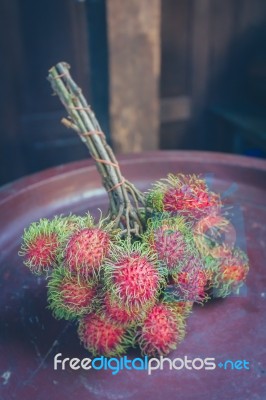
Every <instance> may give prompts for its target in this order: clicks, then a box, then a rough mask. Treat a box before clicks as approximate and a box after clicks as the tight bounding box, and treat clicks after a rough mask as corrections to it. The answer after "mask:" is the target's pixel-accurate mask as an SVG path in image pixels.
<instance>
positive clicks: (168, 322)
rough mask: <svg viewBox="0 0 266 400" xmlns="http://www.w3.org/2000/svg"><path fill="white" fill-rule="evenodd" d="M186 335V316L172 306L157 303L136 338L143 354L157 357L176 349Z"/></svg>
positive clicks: (149, 312)
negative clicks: (179, 313) (175, 310)
mask: <svg viewBox="0 0 266 400" xmlns="http://www.w3.org/2000/svg"><path fill="white" fill-rule="evenodd" d="M184 335H185V328H184V318H183V317H182V316H181V315H178V314H177V313H176V312H174V311H173V310H172V309H171V307H170V306H168V305H166V304H163V303H156V304H155V305H154V306H153V307H152V308H151V309H150V310H149V311H148V313H147V315H146V318H145V319H144V321H143V323H142V325H141V326H140V327H139V329H138V331H137V335H136V339H137V341H138V343H139V346H140V349H141V351H142V353H143V354H146V355H148V356H152V357H156V356H162V355H166V354H168V353H170V351H171V350H175V349H176V348H177V345H178V343H180V341H181V340H182V339H183V338H184Z"/></svg>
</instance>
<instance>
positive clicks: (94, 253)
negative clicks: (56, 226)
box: [64, 227, 110, 276]
mask: <svg viewBox="0 0 266 400" xmlns="http://www.w3.org/2000/svg"><path fill="white" fill-rule="evenodd" d="M109 247H110V235H109V233H108V232H107V231H105V230H103V229H101V228H96V227H90V228H84V229H81V230H78V231H76V232H74V233H73V234H72V235H71V236H70V238H69V240H68V243H67V245H66V247H65V250H64V260H65V263H66V265H67V266H68V268H69V270H70V271H71V272H75V273H78V274H81V275H84V276H89V275H91V274H93V273H97V272H98V271H99V269H100V267H101V264H102V262H103V260H104V259H105V257H106V256H107V254H108V251H109Z"/></svg>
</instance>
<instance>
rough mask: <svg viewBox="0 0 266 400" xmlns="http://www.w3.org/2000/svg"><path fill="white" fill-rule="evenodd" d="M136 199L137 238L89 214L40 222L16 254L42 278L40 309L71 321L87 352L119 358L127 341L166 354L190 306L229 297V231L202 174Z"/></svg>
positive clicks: (239, 262)
mask: <svg viewBox="0 0 266 400" xmlns="http://www.w3.org/2000/svg"><path fill="white" fill-rule="evenodd" d="M145 199H146V206H145V230H144V233H143V234H142V235H141V236H140V237H131V238H128V237H126V238H125V237H123V236H121V232H120V230H119V229H117V228H115V227H114V225H113V223H112V221H110V220H107V219H100V221H99V222H98V223H95V222H94V220H93V218H92V217H91V216H90V215H89V214H87V215H85V216H83V217H80V216H75V215H70V216H67V217H66V216H56V217H54V218H53V219H52V220H48V219H41V220H40V221H39V222H36V223H32V224H31V225H30V227H29V228H28V229H26V230H25V232H24V236H23V244H22V247H21V251H20V254H21V255H22V256H24V263H25V264H26V266H27V267H28V268H29V269H30V270H31V271H32V272H33V273H36V274H45V275H46V277H47V280H48V303H49V308H50V309H51V310H52V312H53V315H54V316H55V317H56V318H58V319H61V318H63V319H66V320H73V321H77V322H78V335H79V338H80V340H81V342H82V343H83V345H84V346H85V348H86V349H88V350H89V351H90V352H91V353H92V354H93V355H105V356H120V355H121V354H123V353H124V352H125V351H126V349H127V348H128V347H129V346H135V345H136V344H138V345H139V347H140V349H141V352H142V353H143V354H146V355H148V356H158V355H166V354H168V353H169V352H170V351H171V350H173V349H175V348H176V347H177V345H178V343H179V342H180V341H181V340H182V339H183V338H184V335H185V322H186V319H187V317H188V315H189V314H190V312H191V310H192V306H193V303H195V302H197V303H204V302H205V301H207V300H208V299H209V298H210V296H211V295H214V296H218V297H225V296H227V295H229V294H230V293H234V292H237V291H238V290H239V288H240V286H241V285H242V284H243V282H244V281H245V278H246V276H247V272H248V269H249V266H248V259H247V256H246V254H245V253H244V252H243V251H242V250H240V249H239V248H237V247H235V241H236V234H235V230H234V227H233V225H232V224H231V222H230V221H229V220H227V219H226V218H225V217H224V216H223V205H222V202H221V199H220V196H219V195H218V194H216V193H213V192H211V191H210V190H209V189H208V187H207V184H206V182H205V180H204V179H203V178H201V177H199V176H196V175H182V174H177V175H169V176H168V177H167V178H166V179H162V180H160V181H158V182H156V183H155V184H154V185H153V186H152V188H151V189H150V190H149V192H147V193H146V194H145Z"/></svg>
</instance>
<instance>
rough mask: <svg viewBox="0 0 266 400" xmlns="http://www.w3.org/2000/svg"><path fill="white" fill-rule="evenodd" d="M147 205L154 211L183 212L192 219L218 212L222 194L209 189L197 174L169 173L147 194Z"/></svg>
mask: <svg viewBox="0 0 266 400" xmlns="http://www.w3.org/2000/svg"><path fill="white" fill-rule="evenodd" d="M146 198H147V206H148V207H149V208H151V209H153V210H154V211H157V212H158V211H159V212H163V211H167V212H170V213H172V214H176V213H179V214H182V215H184V216H185V217H187V218H189V219H190V220H191V221H195V220H197V219H200V218H202V217H204V216H206V215H209V214H211V213H212V214H213V213H215V214H216V213H218V212H219V211H220V208H221V200H220V196H219V195H218V194H216V193H213V192H210V191H209V190H208V187H207V184H206V182H205V180H204V179H201V178H200V177H199V176H197V175H183V174H177V175H172V174H169V175H168V177H167V179H161V180H160V181H158V182H156V183H155V184H154V185H153V188H152V189H151V190H150V192H149V193H148V194H147V197H146Z"/></svg>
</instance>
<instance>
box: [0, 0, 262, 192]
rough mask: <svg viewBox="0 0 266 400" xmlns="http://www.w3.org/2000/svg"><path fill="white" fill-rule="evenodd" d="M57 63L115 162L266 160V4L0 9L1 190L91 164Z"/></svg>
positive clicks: (70, 2) (27, 1)
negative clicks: (165, 156) (61, 89)
mask: <svg viewBox="0 0 266 400" xmlns="http://www.w3.org/2000/svg"><path fill="white" fill-rule="evenodd" d="M59 61H67V62H68V63H70V64H71V67H72V70H71V71H72V75H73V77H74V79H75V80H76V81H77V83H78V84H79V86H81V87H82V89H83V92H84V93H85V95H86V96H87V98H88V102H89V104H91V106H92V108H93V109H94V110H95V112H96V115H97V117H98V119H99V121H100V124H101V126H102V129H103V130H104V132H105V133H106V135H107V138H108V141H109V142H110V143H111V144H112V145H113V147H114V149H115V151H116V152H117V153H127V152H140V151H144V150H156V149H173V150H174V149H191V150H207V151H220V152H227V153H235V154H244V155H251V156H256V157H262V158H263V157H265V155H266V107H265V106H266V1H265V0H84V1H77V0H39V1H36V0H0V84H1V96H0V99H1V100H0V101H1V106H0V184H4V183H7V182H9V181H12V180H14V179H17V178H19V177H21V176H23V175H27V174H30V173H33V172H36V171H40V170H42V169H44V168H48V167H52V166H55V165H59V164H62V163H67V162H71V161H74V160H79V159H82V158H85V157H87V156H88V155H87V150H86V148H85V147H84V145H83V144H82V143H81V142H80V140H79V138H78V137H77V135H76V134H75V133H73V132H72V131H70V130H67V129H66V128H65V127H63V126H61V124H60V119H61V118H62V117H63V116H65V112H64V109H63V106H62V105H61V103H60V101H59V99H58V98H56V97H55V96H52V91H51V88H50V85H49V82H48V81H47V80H46V76H47V72H48V69H49V68H50V67H51V66H52V65H54V64H55V63H57V62H59Z"/></svg>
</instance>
